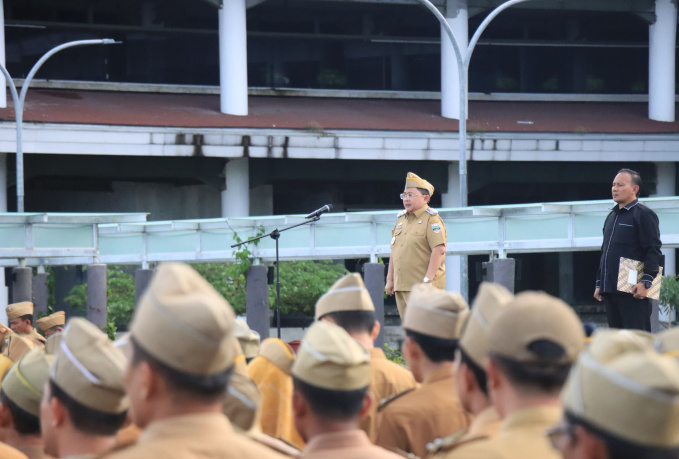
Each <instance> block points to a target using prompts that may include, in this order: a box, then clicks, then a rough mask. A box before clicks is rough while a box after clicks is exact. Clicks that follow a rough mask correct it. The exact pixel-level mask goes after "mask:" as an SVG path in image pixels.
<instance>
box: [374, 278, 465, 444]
mask: <svg viewBox="0 0 679 459" xmlns="http://www.w3.org/2000/svg"><path fill="white" fill-rule="evenodd" d="M468 314H469V307H468V306H467V303H466V301H465V300H464V298H462V296H460V295H459V294H457V293H452V292H446V291H444V290H438V289H432V288H431V287H428V286H424V285H416V286H415V287H413V291H412V292H411V294H410V300H409V303H408V308H407V309H406V313H405V318H404V319H403V329H404V331H405V334H406V340H405V342H404V343H403V356H404V357H405V359H406V362H407V363H408V366H409V367H410V369H411V370H412V372H413V375H414V376H415V380H416V381H418V382H421V383H422V385H421V386H420V387H419V388H418V389H415V390H412V391H410V392H407V393H406V394H404V395H401V396H396V397H395V398H393V399H392V400H387V401H385V402H382V403H381V406H380V410H379V411H380V414H379V416H380V419H379V421H378V422H379V427H378V429H377V435H376V437H375V444H377V445H380V446H383V447H385V448H387V449H390V450H399V451H402V452H404V453H412V454H414V455H416V456H420V457H422V456H424V454H425V453H426V447H427V444H428V443H430V442H432V441H434V440H435V439H437V438H441V437H443V436H446V435H448V434H450V433H451V432H455V431H457V430H460V429H465V428H467V426H468V425H469V422H470V415H469V413H467V412H466V411H465V410H464V408H463V407H462V405H461V404H460V400H459V399H458V397H457V393H456V389H455V375H454V372H453V365H454V360H455V350H456V349H457V345H458V339H459V338H460V332H461V330H462V325H463V324H464V321H465V320H466V318H467V316H468Z"/></svg>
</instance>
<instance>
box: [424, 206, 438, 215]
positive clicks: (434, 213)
mask: <svg viewBox="0 0 679 459" xmlns="http://www.w3.org/2000/svg"><path fill="white" fill-rule="evenodd" d="M427 213H428V214H429V215H438V214H439V211H438V210H434V209H432V208H431V207H427Z"/></svg>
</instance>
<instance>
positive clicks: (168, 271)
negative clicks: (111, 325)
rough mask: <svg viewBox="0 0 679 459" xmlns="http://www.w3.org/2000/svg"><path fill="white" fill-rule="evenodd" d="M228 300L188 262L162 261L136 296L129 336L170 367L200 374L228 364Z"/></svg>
mask: <svg viewBox="0 0 679 459" xmlns="http://www.w3.org/2000/svg"><path fill="white" fill-rule="evenodd" d="M234 319H235V317H234V313H233V309H232V308H231V305H230V304H229V302H228V301H226V300H225V299H224V298H223V297H222V296H221V295H220V294H219V293H217V291H216V290H215V289H214V288H213V287H212V286H211V285H210V284H209V283H208V282H207V281H206V280H205V279H203V278H202V277H201V276H200V275H199V274H198V273H197V272H196V271H195V270H194V269H193V268H191V267H190V266H188V265H185V264H181V263H162V264H161V265H160V266H159V267H158V269H157V270H156V273H155V275H154V276H153V280H151V284H150V285H149V286H148V288H147V289H146V292H145V293H144V295H143V296H142V298H141V299H140V300H139V306H138V307H137V310H136V312H135V314H134V319H132V325H131V326H130V336H131V337H132V338H133V340H134V342H135V343H137V344H138V345H139V346H140V347H141V348H142V349H143V350H144V351H146V352H147V353H149V354H150V355H151V356H152V357H153V358H155V359H157V360H158V361H160V362H162V363H163V364H165V365H167V366H169V367H170V368H174V369H175V370H178V371H181V372H184V373H189V374H194V375H201V376H208V375H213V374H217V373H222V372H224V371H226V370H228V369H229V368H230V367H231V366H233V362H234V359H235V358H236V353H235V352H234V347H233V346H232V341H231V338H232V337H233V328H234Z"/></svg>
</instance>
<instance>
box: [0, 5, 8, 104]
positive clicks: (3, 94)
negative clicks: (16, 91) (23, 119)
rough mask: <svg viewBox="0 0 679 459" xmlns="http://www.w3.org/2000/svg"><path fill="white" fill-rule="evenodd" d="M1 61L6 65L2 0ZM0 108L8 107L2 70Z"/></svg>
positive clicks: (0, 75)
mask: <svg viewBox="0 0 679 459" xmlns="http://www.w3.org/2000/svg"><path fill="white" fill-rule="evenodd" d="M0 63H2V65H3V66H5V68H7V67H6V59H5V8H4V1H3V0H0ZM0 88H2V91H0V108H6V107H7V81H6V80H5V75H4V74H3V73H2V72H0Z"/></svg>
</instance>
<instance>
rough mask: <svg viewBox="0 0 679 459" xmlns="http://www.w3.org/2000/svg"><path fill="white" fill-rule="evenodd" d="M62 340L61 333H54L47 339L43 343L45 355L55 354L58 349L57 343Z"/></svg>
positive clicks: (62, 335)
mask: <svg viewBox="0 0 679 459" xmlns="http://www.w3.org/2000/svg"><path fill="white" fill-rule="evenodd" d="M62 339H64V333H63V332H60V333H55V334H53V335H52V336H50V337H49V338H47V341H46V342H45V354H47V355H54V353H55V352H57V349H59V343H60V342H61V340H62Z"/></svg>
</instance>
